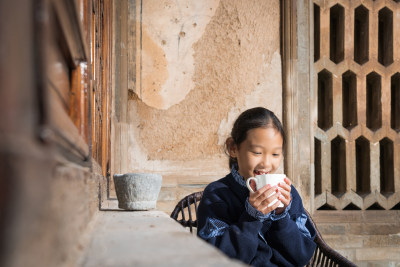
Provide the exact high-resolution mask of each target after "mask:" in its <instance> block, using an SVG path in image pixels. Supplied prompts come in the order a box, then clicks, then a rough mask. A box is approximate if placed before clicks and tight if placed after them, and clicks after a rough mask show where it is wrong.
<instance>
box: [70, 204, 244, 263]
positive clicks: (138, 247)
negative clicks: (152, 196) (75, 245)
mask: <svg viewBox="0 0 400 267" xmlns="http://www.w3.org/2000/svg"><path fill="white" fill-rule="evenodd" d="M77 265H78V266H82V267H92V266H105V267H107V266H119V267H120V266H185V265H190V266H228V265H229V266H244V265H243V264H241V263H240V262H238V261H236V260H232V259H229V258H228V257H226V256H225V255H224V254H222V253H221V252H220V251H218V250H217V249H215V248H214V247H212V246H210V245H208V244H207V243H205V242H204V241H202V240H201V239H198V238H197V237H195V236H193V235H192V234H190V233H189V232H188V231H187V230H185V229H184V228H183V227H181V226H180V225H179V224H178V223H176V222H175V221H173V220H172V219H171V218H169V216H168V215H167V214H166V213H164V212H161V211H141V212H136V211H135V212H133V211H121V210H120V211H117V210H116V211H100V212H99V215H98V216H97V217H96V221H95V222H94V226H93V229H92V233H91V237H90V241H89V244H88V247H87V248H86V249H85V251H84V252H83V255H82V257H81V259H80V260H79V262H78V264H77Z"/></svg>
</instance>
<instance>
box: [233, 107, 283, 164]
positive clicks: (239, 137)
mask: <svg viewBox="0 0 400 267" xmlns="http://www.w3.org/2000/svg"><path fill="white" fill-rule="evenodd" d="M260 127H261V128H274V129H276V130H277V131H278V132H279V133H280V134H281V136H282V139H283V145H285V143H286V138H285V131H284V130H283V127H282V124H281V122H280V121H279V119H278V118H277V117H276V115H275V114H274V113H273V112H272V111H270V110H268V109H266V108H263V107H256V108H251V109H248V110H246V111H244V112H243V113H242V114H240V115H239V117H238V118H237V119H236V121H235V123H234V124H233V128H232V132H231V137H232V139H233V142H234V144H235V145H236V146H237V147H238V148H239V145H240V144H241V143H242V142H243V141H244V140H246V137H247V132H248V131H249V130H251V129H255V128H260ZM227 146H228V144H226V143H225V149H226V151H227V152H228V151H229V150H228V149H229V147H227ZM228 156H229V168H232V166H233V165H234V164H235V163H237V160H236V159H235V158H232V157H231V156H230V155H229V153H228Z"/></svg>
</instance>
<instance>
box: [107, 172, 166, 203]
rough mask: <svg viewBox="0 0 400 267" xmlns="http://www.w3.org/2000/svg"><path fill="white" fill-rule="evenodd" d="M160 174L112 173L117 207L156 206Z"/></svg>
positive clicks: (160, 181)
mask: <svg viewBox="0 0 400 267" xmlns="http://www.w3.org/2000/svg"><path fill="white" fill-rule="evenodd" d="M161 183H162V176H161V175H160V174H154V173H126V174H114V184H115V191H116V193H117V198H118V207H119V208H120V209H124V210H150V209H155V208H156V203H157V198H158V194H159V193H160V189H161Z"/></svg>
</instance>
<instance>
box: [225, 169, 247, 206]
mask: <svg viewBox="0 0 400 267" xmlns="http://www.w3.org/2000/svg"><path fill="white" fill-rule="evenodd" d="M228 176H229V179H228V182H229V187H230V188H231V189H232V191H233V192H234V194H235V195H236V196H237V197H238V198H239V199H241V200H242V201H243V203H244V201H245V200H246V198H247V197H248V196H249V190H248V189H247V186H246V181H245V180H244V178H243V177H242V176H241V175H240V174H239V172H238V171H237V165H236V164H235V165H234V166H232V169H231V173H230V174H229V175H228Z"/></svg>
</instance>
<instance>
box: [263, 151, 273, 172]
mask: <svg viewBox="0 0 400 267" xmlns="http://www.w3.org/2000/svg"><path fill="white" fill-rule="evenodd" d="M271 167H272V157H271V156H270V155H264V157H263V159H262V168H263V169H266V170H268V171H270V170H271Z"/></svg>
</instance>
